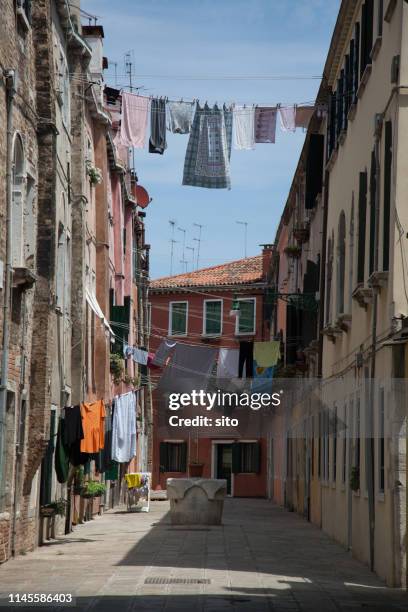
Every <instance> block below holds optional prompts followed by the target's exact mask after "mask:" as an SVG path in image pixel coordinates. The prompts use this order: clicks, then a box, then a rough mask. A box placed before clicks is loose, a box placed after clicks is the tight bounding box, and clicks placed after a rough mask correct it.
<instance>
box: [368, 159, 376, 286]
mask: <svg viewBox="0 0 408 612" xmlns="http://www.w3.org/2000/svg"><path fill="white" fill-rule="evenodd" d="M375 166H376V160H375V151H374V150H373V151H372V152H371V166H370V250H369V261H368V269H369V276H370V275H371V274H372V273H373V272H376V270H374V257H375V221H376V211H375V193H376V177H375Z"/></svg>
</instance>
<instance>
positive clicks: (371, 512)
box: [365, 115, 383, 572]
mask: <svg viewBox="0 0 408 612" xmlns="http://www.w3.org/2000/svg"><path fill="white" fill-rule="evenodd" d="M375 122H376V125H375V140H374V157H375V197H374V206H375V224H374V262H373V263H374V272H376V271H377V270H378V237H379V215H380V138H381V130H382V122H383V115H376V117H375ZM377 312H378V289H377V288H376V287H373V310H372V322H371V337H372V344H371V371H370V391H369V405H368V410H367V411H366V414H367V417H368V426H369V437H367V438H366V452H365V455H366V465H368V466H369V467H368V473H367V493H368V524H369V535H370V570H371V571H372V572H373V571H374V561H375V540H374V536H375V490H374V488H375V487H374V431H373V427H374V420H373V412H374V400H375V366H376V351H377Z"/></svg>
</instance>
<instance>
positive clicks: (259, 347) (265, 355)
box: [254, 340, 280, 368]
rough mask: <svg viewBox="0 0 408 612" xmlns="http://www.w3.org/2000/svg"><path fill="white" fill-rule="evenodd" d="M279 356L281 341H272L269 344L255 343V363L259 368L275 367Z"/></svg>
mask: <svg viewBox="0 0 408 612" xmlns="http://www.w3.org/2000/svg"><path fill="white" fill-rule="evenodd" d="M279 356H280V342H279V340H271V341H268V342H254V362H256V365H257V366H260V367H263V368H269V367H271V366H275V365H276V364H277V363H278V360H279ZM254 367H255V363H254Z"/></svg>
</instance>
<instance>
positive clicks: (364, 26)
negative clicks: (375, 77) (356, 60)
mask: <svg viewBox="0 0 408 612" xmlns="http://www.w3.org/2000/svg"><path fill="white" fill-rule="evenodd" d="M373 25H374V0H366V1H365V3H364V4H363V6H362V9H361V51H360V55H361V62H360V77H361V76H362V74H363V72H364V70H365V69H366V66H367V65H368V64H371V57H370V53H371V49H372V48H373Z"/></svg>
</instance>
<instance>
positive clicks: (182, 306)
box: [169, 302, 188, 336]
mask: <svg viewBox="0 0 408 612" xmlns="http://www.w3.org/2000/svg"><path fill="white" fill-rule="evenodd" d="M187 317H188V302H170V322H169V334H170V336H186V335H187Z"/></svg>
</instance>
